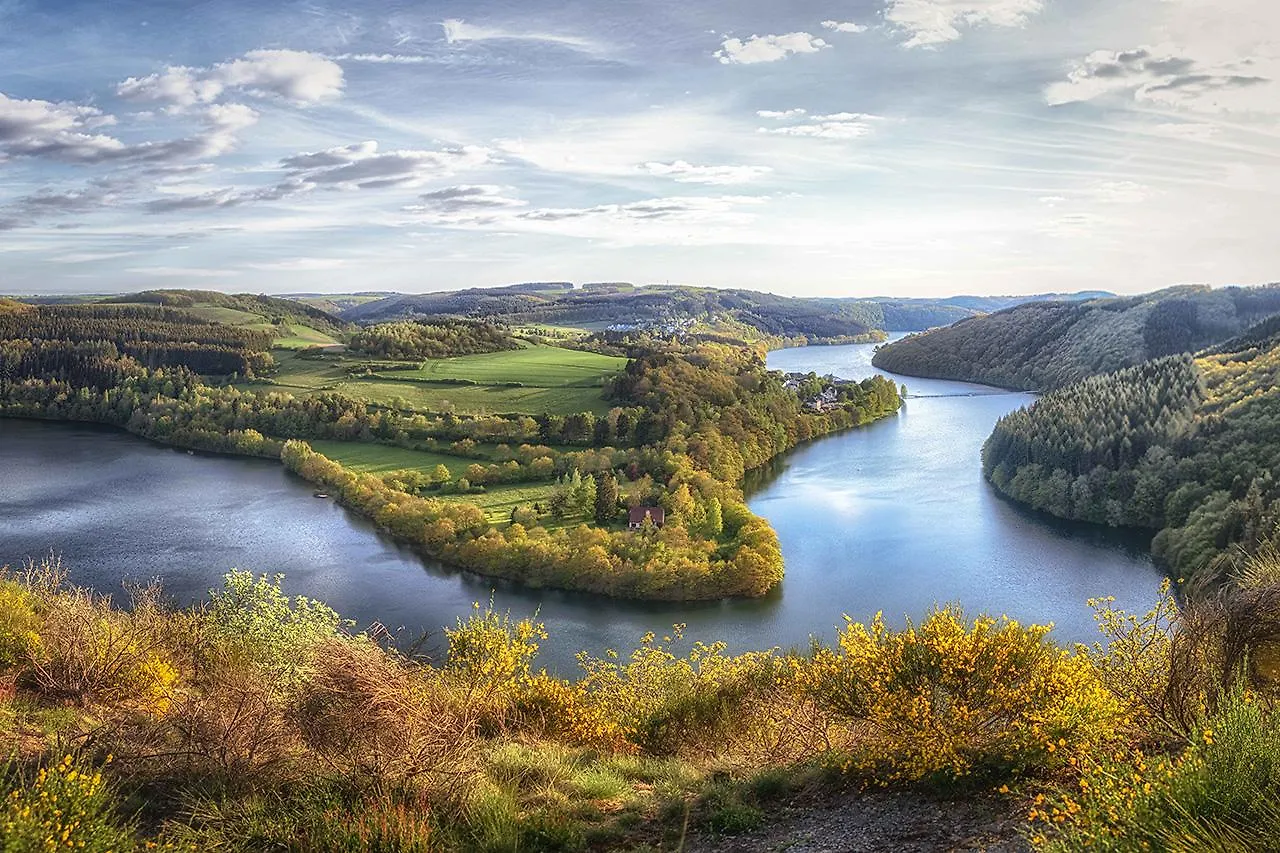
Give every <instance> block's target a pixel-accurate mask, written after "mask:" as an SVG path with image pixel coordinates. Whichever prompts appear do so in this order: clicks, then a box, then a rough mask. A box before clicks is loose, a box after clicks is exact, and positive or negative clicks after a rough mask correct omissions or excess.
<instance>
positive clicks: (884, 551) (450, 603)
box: [0, 345, 1160, 672]
mask: <svg viewBox="0 0 1280 853" xmlns="http://www.w3.org/2000/svg"><path fill="white" fill-rule="evenodd" d="M872 350H873V347H872V346H870V345H854V346H833V347H817V348H806V349H797V350H782V351H778V352H775V353H772V354H771V355H770V365H771V366H772V367H775V368H777V369H784V370H809V369H813V370H816V371H817V372H819V373H835V374H836V375H838V376H843V377H846V378H854V379H857V378H863V377H864V376H866V375H870V373H871V372H872V371H871V369H870V357H871V352H872ZM900 381H906V382H907V384H908V388H909V390H910V391H911V392H912V394H913V395H914V394H926V393H927V394H935V393H936V394H946V393H966V394H968V393H975V394H979V395H981V396H976V397H937V398H929V399H915V398H913V399H911V400H910V401H909V402H908V404H907V406H906V408H905V410H904V411H903V412H902V413H901V414H900V415H898V416H897V417H896V418H892V419H889V420H887V421H884V422H881V423H878V424H874V425H872V426H870V427H866V428H863V429H858V430H853V431H850V432H847V433H844V434H841V435H837V436H833V437H829V438H825V439H822V440H819V441H817V442H814V443H811V444H809V445H807V446H805V447H802V448H800V449H799V450H796V451H793V452H792V453H790V454H788V455H787V456H785V457H784V458H782V459H780V460H777V461H776V462H775V464H774V465H773V466H771V468H770V470H769V471H768V472H763V473H762V474H759V475H757V476H756V478H755V480H754V481H753V482H752V483H750V484H749V485H751V486H752V487H753V491H752V492H751V493H750V504H751V507H752V509H753V510H754V511H755V512H757V513H759V514H761V515H764V516H765V517H766V518H768V519H769V520H770V521H771V522H772V523H773V525H774V527H775V528H776V529H777V531H778V534H779V536H780V538H781V541H782V546H783V552H784V555H785V558H786V562H787V576H786V579H785V580H784V581H783V583H782V586H781V588H780V589H778V590H776V591H775V592H773V593H772V594H770V595H769V596H767V597H765V598H763V599H760V600H751V601H729V602H713V603H705V604H670V603H659V604H644V603H634V602H622V601H614V600H605V599H601V598H598V597H594V596H587V595H579V594H573V593H565V592H556V591H546V590H531V589H527V588H523V587H518V586H514V585H507V584H501V583H495V582H494V581H492V580H490V579H486V578H481V577H478V576H475V575H470V574H467V573H462V572H456V571H453V570H449V569H446V568H444V567H442V566H438V565H434V564H431V563H429V562H424V561H422V560H421V559H419V558H417V557H416V556H415V555H414V554H412V553H411V552H410V551H408V550H407V549H402V548H400V547H398V546H396V545H395V544H394V543H393V542H391V541H389V540H388V539H387V538H386V537H385V536H382V535H381V534H379V533H378V532H377V531H376V530H375V529H374V528H373V527H372V525H371V524H369V523H368V522H366V521H364V520H362V519H361V518H359V517H357V516H356V515H354V514H352V513H350V512H347V511H345V510H343V509H342V508H341V507H338V506H336V505H335V504H334V503H333V502H332V501H327V500H318V499H316V498H314V497H313V496H312V491H313V490H312V489H311V488H310V487H309V486H308V485H307V484H306V483H305V482H303V481H301V480H300V479H298V478H296V477H293V476H292V475H290V474H289V473H288V472H286V471H285V470H284V469H283V468H282V467H281V466H279V465H278V464H275V463H272V462H267V461H260V460H252V459H239V458H219V457H209V456H203V455H199V454H197V455H189V454H187V453H185V452H179V451H174V450H170V449H166V448H161V447H157V446H155V445H153V444H150V443H148V442H145V441H143V440H140V439H138V438H135V437H133V436H130V435H127V434H124V433H120V432H118V431H112V430H106V429H100V428H96V427H88V426H83V425H76V424H55V423H36V422H29V421H6V420H0V563H3V562H8V563H17V562H18V561H20V560H21V559H23V558H24V557H27V556H39V555H41V554H44V553H47V552H49V551H50V550H53V551H56V552H58V553H60V554H61V555H62V556H63V559H64V561H65V562H66V564H67V565H68V567H69V568H70V569H71V571H72V577H73V579H74V580H76V581H77V582H79V583H82V584H85V585H90V586H93V587H95V588H97V589H100V590H104V591H110V592H117V593H118V592H120V591H121V586H120V583H121V580H122V579H123V578H124V577H129V578H133V579H135V580H143V579H148V578H152V577H159V578H161V579H162V581H163V582H164V584H165V586H166V588H167V589H168V590H169V592H170V594H171V595H172V596H173V598H174V599H175V600H177V601H179V602H182V603H185V602H188V601H192V600H195V599H198V598H200V597H201V596H203V595H204V593H205V591H206V590H207V589H208V588H209V587H211V586H214V585H216V584H217V583H218V581H219V578H220V576H221V575H222V574H223V573H225V572H226V571H228V570H230V569H231V568H237V567H238V568H246V569H252V570H254V571H260V572H283V573H285V574H286V575H287V578H288V580H287V582H286V587H287V588H288V589H289V590H290V591H291V592H294V593H302V594H306V595H308V596H312V597H315V598H320V599H323V600H325V601H327V602H329V603H330V604H332V605H333V606H334V607H336V608H337V609H338V610H340V611H341V612H342V613H344V614H345V615H348V616H350V617H351V618H354V619H356V620H358V621H359V622H360V623H362V624H367V623H369V622H371V621H374V620H378V621H381V622H383V623H384V624H387V625H388V626H390V627H392V628H395V627H398V626H404V627H405V630H406V631H407V632H408V633H417V632H420V631H423V630H429V631H433V632H435V633H436V636H437V637H439V630H440V628H441V627H443V626H445V625H448V624H452V622H453V621H454V619H455V618H456V617H457V616H459V615H461V614H464V613H466V612H467V611H468V610H469V609H470V608H471V605H472V603H473V602H476V601H483V600H487V599H488V598H489V596H490V593H491V591H493V597H494V600H495V603H496V604H497V605H498V606H499V607H502V608H510V609H511V610H512V611H513V612H514V613H516V614H520V615H526V614H531V613H534V612H536V613H537V614H538V616H539V618H541V619H542V620H544V621H545V622H546V623H547V624H548V627H549V628H550V630H551V635H552V638H551V641H550V642H549V643H547V644H546V646H545V647H544V648H545V654H544V663H546V664H547V665H549V666H552V667H553V668H555V669H557V670H559V671H561V672H567V671H568V670H570V669H571V668H572V666H573V660H574V654H575V653H576V651H577V650H579V649H589V650H591V651H595V652H599V651H601V650H603V649H604V648H608V647H613V648H622V649H625V648H630V647H631V646H633V645H634V644H635V641H636V639H637V638H638V637H639V636H640V635H641V634H643V633H645V632H647V631H651V630H655V631H659V632H661V631H663V630H664V629H666V628H668V627H669V626H670V625H671V624H672V623H675V622H684V623H687V624H688V625H689V634H690V635H691V636H696V637H699V638H705V639H724V640H728V641H729V642H730V643H732V645H733V647H734V648H738V649H745V648H763V647H770V646H774V645H781V646H793V645H796V646H803V645H804V644H805V643H806V642H807V639H808V637H809V636H810V635H811V634H818V635H820V636H825V637H830V636H831V635H832V634H833V632H834V630H835V628H836V626H837V625H838V624H839V623H840V622H841V621H842V620H841V615H842V614H843V613H848V614H849V615H851V616H853V617H854V618H858V619H868V618H870V617H871V616H872V615H874V614H875V612H876V611H879V610H883V611H884V612H885V614H886V616H887V617H888V618H890V619H891V620H892V621H895V622H900V621H901V620H902V619H903V618H904V617H906V616H918V615H920V614H922V613H923V612H924V611H926V610H927V609H928V608H929V607H930V606H931V605H932V604H933V603H935V602H943V601H951V600H958V601H961V602H963V603H964V604H965V605H966V606H967V607H968V608H969V609H970V610H971V611H973V612H977V611H979V610H987V611H992V612H996V613H1008V614H1009V615H1011V616H1016V617H1018V618H1020V619H1024V620H1032V619H1034V620H1038V621H1054V622H1056V623H1057V624H1058V626H1059V627H1058V630H1057V636H1059V637H1060V638H1061V639H1063V640H1088V639H1091V638H1092V637H1093V635H1094V632H1093V624H1092V619H1091V617H1090V614H1089V612H1088V610H1087V608H1086V607H1085V605H1084V600H1085V599H1086V598H1088V597H1090V596H1095V595H1103V594H1114V595H1116V596H1117V597H1118V598H1119V599H1120V601H1121V602H1122V603H1124V604H1129V605H1132V606H1135V607H1141V606H1145V605H1146V604H1147V603H1148V602H1149V601H1151V600H1152V599H1153V597H1154V594H1155V590H1156V587H1157V586H1158V584H1159V579H1160V576H1159V573H1158V572H1157V571H1156V570H1155V568H1154V567H1153V566H1152V564H1151V562H1150V560H1149V559H1148V558H1147V557H1146V553H1145V549H1144V547H1143V544H1144V543H1141V542H1135V541H1132V540H1131V539H1130V540H1126V539H1125V538H1124V537H1120V536H1114V535H1110V534H1109V533H1108V532H1107V531H1099V530H1096V529H1092V528H1084V527H1076V526H1064V525H1060V524H1053V523H1050V522H1048V521H1046V520H1044V519H1041V518H1039V517H1034V516H1031V515H1029V514H1026V513H1022V512H1020V511H1019V510H1017V509H1016V508H1014V507H1012V506H1010V505H1009V504H1007V503H1004V502H1002V501H1000V500H999V499H998V498H996V496H995V495H994V493H992V491H991V490H990V488H989V487H988V486H987V485H986V484H985V483H984V482H982V479H981V471H980V469H979V464H978V458H977V454H978V449H979V447H980V446H981V444H982V441H983V440H984V439H985V438H986V436H987V434H988V433H989V432H990V429H991V426H992V425H993V424H994V422H995V420H996V419H997V418H999V417H1000V416H1001V415H1002V414H1004V413H1006V412H1007V411H1010V410H1011V409H1013V408H1016V407H1017V406H1020V405H1023V404H1024V403H1025V402H1027V401H1028V400H1029V399H1030V398H1029V397H1027V396H1026V395H1018V394H1013V395H1009V394H993V393H989V392H990V391H991V389H983V388H981V387H980V386H968V385H962V384H960V383H929V384H926V382H927V381H925V380H914V381H913V380H900Z"/></svg>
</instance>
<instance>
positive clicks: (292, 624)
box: [208, 571, 352, 687]
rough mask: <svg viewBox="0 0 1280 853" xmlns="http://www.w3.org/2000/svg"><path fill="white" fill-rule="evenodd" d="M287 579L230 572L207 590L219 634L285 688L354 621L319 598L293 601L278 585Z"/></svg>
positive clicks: (213, 624)
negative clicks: (318, 651) (318, 650)
mask: <svg viewBox="0 0 1280 853" xmlns="http://www.w3.org/2000/svg"><path fill="white" fill-rule="evenodd" d="M283 579H284V576H283V575H276V576H274V577H268V576H266V575H263V576H261V577H258V578H255V577H254V576H253V574H252V573H251V572H242V571H233V572H231V573H229V574H228V575H226V578H225V582H224V585H223V588H222V590H221V591H218V590H211V591H210V592H209V596H210V598H211V600H212V601H211V604H210V606H209V610H208V619H209V624H210V626H211V627H212V628H213V630H214V632H215V634H217V635H219V636H220V637H221V639H222V640H224V641H225V642H227V643H228V644H230V645H232V646H233V647H235V648H236V649H238V650H239V652H240V653H241V654H243V655H244V656H245V658H246V659H247V660H249V661H251V662H252V663H253V664H255V665H256V666H258V667H259V668H261V669H262V670H264V671H265V672H266V673H267V674H268V676H269V681H271V682H274V683H276V684H279V685H281V686H282V687H287V686H290V685H293V684H296V683H297V681H299V680H300V679H301V678H302V677H303V676H304V674H305V672H304V670H305V668H306V667H307V665H308V664H309V663H310V662H311V660H312V654H311V653H312V650H313V649H314V648H315V647H316V645H318V644H319V643H320V642H322V641H323V640H325V639H327V638H330V637H333V636H335V635H336V634H337V633H338V632H339V630H340V629H342V628H343V627H346V626H349V625H350V624H352V623H349V622H343V621H342V620H341V619H339V618H338V614H337V613H335V612H334V611H333V610H332V609H330V608H329V607H326V606H325V605H323V604H321V603H320V602H318V601H314V600H312V599H308V598H304V597H303V596H298V597H297V598H296V599H293V600H292V601H290V599H289V598H288V596H286V595H285V594H284V592H283V591H282V590H281V588H280V584H281V581H282V580H283Z"/></svg>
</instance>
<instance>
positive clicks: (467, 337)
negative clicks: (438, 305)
mask: <svg viewBox="0 0 1280 853" xmlns="http://www.w3.org/2000/svg"><path fill="white" fill-rule="evenodd" d="M519 347H520V342H519V341H517V340H516V339H515V338H514V337H513V336H512V335H511V333H510V332H508V331H506V330H505V329H502V328H499V327H498V326H495V325H493V324H492V323H485V322H482V321H479V320H443V321H439V322H433V321H431V320H418V321H416V322H401V323H380V324H378V325H376V326H370V327H368V328H365V329H361V330H360V331H358V332H356V333H355V334H353V335H351V337H350V338H348V340H347V348H348V349H350V350H351V351H352V352H356V353H360V354H362V355H369V356H373V357H375V358H398V359H419V358H451V357H453V356H458V355H475V354H476V353H482V352H500V351H502V350H510V349H518V348H519Z"/></svg>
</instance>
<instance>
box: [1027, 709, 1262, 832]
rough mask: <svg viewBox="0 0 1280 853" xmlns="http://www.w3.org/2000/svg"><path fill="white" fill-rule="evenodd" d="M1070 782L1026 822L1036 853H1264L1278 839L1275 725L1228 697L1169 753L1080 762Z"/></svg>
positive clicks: (1041, 801)
mask: <svg viewBox="0 0 1280 853" xmlns="http://www.w3.org/2000/svg"><path fill="white" fill-rule="evenodd" d="M1078 766H1079V769H1080V773H1079V777H1078V779H1076V780H1075V781H1074V782H1073V783H1072V784H1070V785H1067V786H1063V787H1062V788H1061V789H1059V790H1057V791H1056V792H1052V793H1050V794H1049V795H1048V796H1045V795H1040V796H1037V797H1036V799H1035V801H1034V803H1033V805H1032V808H1031V810H1030V812H1029V814H1028V818H1029V821H1030V824H1031V832H1030V839H1031V842H1032V844H1033V845H1035V847H1036V848H1037V849H1038V850H1042V851H1054V853H1059V851H1060V853H1067V851H1073V850H1083V849H1088V850H1100V851H1109V850H1112V851H1126V850H1163V851H1178V853H1183V851H1185V853H1198V851H1203V850H1217V851H1240V853H1246V851H1249V853H1251V852H1252V851H1260V850H1274V849H1276V840H1277V839H1278V838H1280V718H1277V713H1276V710H1275V709H1274V708H1272V707H1269V706H1268V703H1267V702H1266V701H1265V700H1264V698H1263V697H1261V696H1258V695H1257V694H1254V693H1253V692H1252V691H1237V692H1236V693H1234V694H1233V695H1232V696H1231V697H1230V698H1229V700H1228V702H1227V705H1226V706H1225V708H1224V709H1223V710H1222V711H1221V712H1220V713H1219V714H1218V715H1216V716H1215V717H1213V718H1211V719H1209V720H1208V721H1207V722H1206V723H1205V724H1203V725H1202V726H1200V727H1198V728H1197V729H1196V730H1195V731H1194V732H1192V733H1190V735H1189V736H1188V740H1187V742H1185V743H1184V744H1183V749H1182V750H1181V751H1180V752H1177V753H1175V754H1172V755H1169V754H1163V755H1162V754H1156V755H1147V754H1145V753H1144V752H1143V751H1142V750H1140V749H1136V748H1129V749H1127V750H1123V751H1121V750H1115V751H1106V750H1103V751H1099V752H1098V753H1097V754H1095V755H1091V756H1082V757H1081V759H1080V761H1079V765H1078Z"/></svg>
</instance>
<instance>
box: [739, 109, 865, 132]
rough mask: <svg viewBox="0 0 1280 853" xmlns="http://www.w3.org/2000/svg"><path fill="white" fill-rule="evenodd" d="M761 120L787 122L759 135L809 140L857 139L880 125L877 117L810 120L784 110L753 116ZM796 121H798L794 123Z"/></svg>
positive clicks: (833, 115) (843, 115)
mask: <svg viewBox="0 0 1280 853" xmlns="http://www.w3.org/2000/svg"><path fill="white" fill-rule="evenodd" d="M757 115H760V116H761V117H763V118H772V119H775V120H777V121H780V122H783V121H791V123H790V124H783V125H781V126H779V127H762V128H760V129H759V132H760V133H768V134H773V135H777V136H801V137H809V138H813V139H860V138H862V137H864V136H867V135H868V134H870V133H871V132H872V131H873V130H874V129H875V123H876V122H879V121H883V119H882V118H881V117H880V116H874V115H868V114H866V113H831V114H829V115H814V116H810V115H807V113H805V111H804V110H787V111H786V112H769V111H767V110H765V111H761V112H759V113H757ZM797 119H802V120H800V121H796V120H797Z"/></svg>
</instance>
